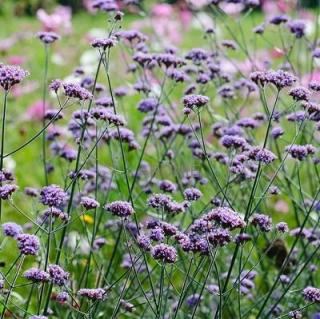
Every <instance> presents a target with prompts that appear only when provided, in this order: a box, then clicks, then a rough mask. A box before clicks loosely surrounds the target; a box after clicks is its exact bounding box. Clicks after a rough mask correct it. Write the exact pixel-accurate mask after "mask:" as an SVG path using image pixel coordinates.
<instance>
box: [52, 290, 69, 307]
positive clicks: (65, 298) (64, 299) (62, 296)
mask: <svg viewBox="0 0 320 319" xmlns="http://www.w3.org/2000/svg"><path fill="white" fill-rule="evenodd" d="M68 299H69V295H68V293H67V292H65V291H61V292H59V293H58V294H57V295H56V296H55V300H56V301H57V302H59V303H62V304H63V303H65V302H67V301H68Z"/></svg>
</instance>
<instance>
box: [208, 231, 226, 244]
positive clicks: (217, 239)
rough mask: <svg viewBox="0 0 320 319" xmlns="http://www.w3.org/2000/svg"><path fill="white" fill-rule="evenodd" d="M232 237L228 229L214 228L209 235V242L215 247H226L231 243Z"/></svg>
mask: <svg viewBox="0 0 320 319" xmlns="http://www.w3.org/2000/svg"><path fill="white" fill-rule="evenodd" d="M231 239H232V237H231V235H230V233H229V231H228V230H227V229H222V228H214V229H213V230H212V231H210V232H209V233H208V241H209V243H210V244H212V245H213V246H225V245H226V244H228V243H230V241H231Z"/></svg>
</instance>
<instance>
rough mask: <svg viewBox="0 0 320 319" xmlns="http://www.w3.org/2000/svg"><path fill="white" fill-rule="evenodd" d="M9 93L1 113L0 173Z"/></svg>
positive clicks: (0, 207)
mask: <svg viewBox="0 0 320 319" xmlns="http://www.w3.org/2000/svg"><path fill="white" fill-rule="evenodd" d="M8 94H9V91H5V93H4V100H3V111H2V125H1V150H0V152H1V153H0V171H2V169H3V154H4V134H5V123H6V111H7V100H8ZM1 217H2V200H1V199H0V221H1Z"/></svg>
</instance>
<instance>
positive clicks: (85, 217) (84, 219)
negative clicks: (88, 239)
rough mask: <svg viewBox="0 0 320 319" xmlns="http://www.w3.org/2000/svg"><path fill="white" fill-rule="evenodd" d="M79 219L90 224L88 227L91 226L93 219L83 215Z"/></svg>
mask: <svg viewBox="0 0 320 319" xmlns="http://www.w3.org/2000/svg"><path fill="white" fill-rule="evenodd" d="M80 219H81V220H82V221H84V222H85V223H87V224H90V225H92V224H93V218H92V217H91V216H90V215H87V214H84V215H82V216H80Z"/></svg>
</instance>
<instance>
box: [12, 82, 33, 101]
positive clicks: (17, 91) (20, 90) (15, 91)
mask: <svg viewBox="0 0 320 319" xmlns="http://www.w3.org/2000/svg"><path fill="white" fill-rule="evenodd" d="M38 88H39V84H38V82H35V81H33V82H30V81H28V82H27V83H26V84H24V85H20V86H14V87H13V88H12V90H11V92H12V96H13V97H15V98H17V97H20V96H22V95H24V94H27V93H31V92H33V91H35V90H37V89H38Z"/></svg>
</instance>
